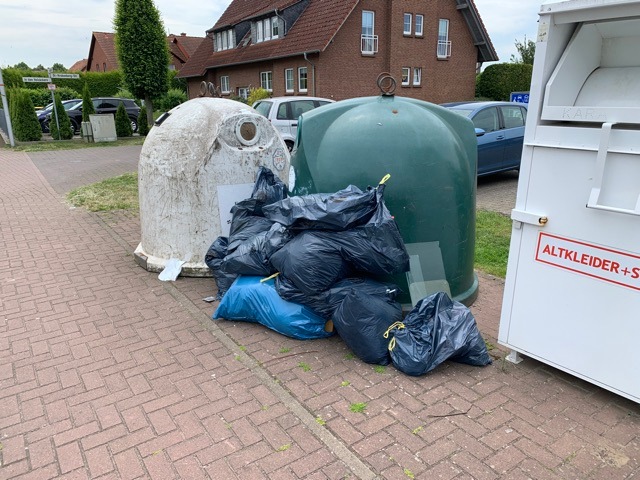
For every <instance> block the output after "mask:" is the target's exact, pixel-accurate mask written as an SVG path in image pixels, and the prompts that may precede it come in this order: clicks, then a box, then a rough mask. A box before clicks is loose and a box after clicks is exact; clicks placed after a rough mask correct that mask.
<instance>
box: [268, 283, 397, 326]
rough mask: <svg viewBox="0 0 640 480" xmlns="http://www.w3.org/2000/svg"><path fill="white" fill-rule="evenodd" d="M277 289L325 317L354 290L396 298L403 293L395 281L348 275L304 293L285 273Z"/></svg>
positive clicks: (277, 284) (286, 296) (330, 315)
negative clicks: (311, 291) (316, 289)
mask: <svg viewBox="0 0 640 480" xmlns="http://www.w3.org/2000/svg"><path fill="white" fill-rule="evenodd" d="M275 286H276V291H277V292H278V295H280V296H281V297H282V298H283V299H285V300H288V301H289V302H294V303H298V304H300V305H304V306H306V307H309V308H310V309H312V310H313V311H314V312H316V313H317V314H318V315H320V316H321V317H323V318H326V319H330V318H332V317H333V313H334V311H335V309H336V308H337V307H338V305H340V303H341V302H342V300H343V299H344V297H345V296H346V295H347V294H348V293H349V292H350V291H351V290H352V289H357V290H358V291H359V292H362V293H365V294H368V295H373V296H379V297H385V298H389V299H391V300H395V299H396V298H397V296H398V295H399V294H400V293H401V290H400V288H399V287H398V286H397V285H394V284H393V283H388V282H387V283H385V282H379V281H376V280H373V279H370V278H365V277H348V278H345V279H343V280H340V281H338V282H336V283H334V284H333V285H332V286H331V287H329V288H328V289H327V290H325V291H322V292H317V293H314V294H311V295H307V294H305V293H303V292H302V291H301V290H300V289H299V288H298V287H296V286H295V284H294V283H293V282H292V281H291V280H289V279H288V278H287V277H286V276H285V275H283V274H280V275H278V276H277V277H276V283H275Z"/></svg>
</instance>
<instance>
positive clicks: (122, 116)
mask: <svg viewBox="0 0 640 480" xmlns="http://www.w3.org/2000/svg"><path fill="white" fill-rule="evenodd" d="M116 135H117V136H118V138H120V137H130V136H131V135H133V130H132V129H131V120H129V115H127V110H126V109H125V108H124V103H120V105H118V110H116Z"/></svg>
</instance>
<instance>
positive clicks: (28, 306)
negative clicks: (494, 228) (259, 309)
mask: <svg viewBox="0 0 640 480" xmlns="http://www.w3.org/2000/svg"><path fill="white" fill-rule="evenodd" d="M137 152H139V149H138V150H136V149H135V148H132V147H126V148H121V147H105V148H92V149H83V150H78V151H58V152H47V153H37V154H35V153H34V154H28V155H27V154H24V153H19V152H12V151H10V150H9V149H0V200H1V201H0V245H1V246H2V250H3V251H4V256H3V261H2V262H1V263H0V292H1V295H0V478H1V479H13V478H19V479H38V480H46V479H50V478H65V479H66V478H68V479H82V478H91V479H120V478H123V479H124V478H126V479H147V478H151V479H199V478H213V479H218V478H220V479H224V480H229V479H262V478H265V479H342V478H358V479H369V478H371V479H373V478H381V479H403V480H404V479H407V478H417V479H429V480H430V479H514V480H516V479H536V480H545V479H576V480H582V479H607V480H618V479H632V478H640V406H639V405H637V404H635V403H632V402H630V401H628V400H625V399H624V398H622V397H619V396H617V395H614V394H612V393H610V392H608V391H605V390H603V389H600V388H598V387H595V386H593V385H591V384H589V383H586V382H583V381H581V380H579V379H576V378H574V377H572V376H570V375H567V374H565V373H563V372H560V371H558V370H555V369H553V368H551V367H548V366H546V365H544V364H541V363H539V362H536V361H533V360H531V359H525V361H524V362H523V363H521V364H519V365H512V364H509V363H505V362H504V361H503V360H502V358H503V356H504V355H505V353H506V352H505V351H504V350H503V349H502V348H501V347H500V346H498V345H497V341H496V337H497V329H498V322H499V315H500V307H501V301H502V293H503V286H504V285H503V281H502V280H500V279H496V278H493V277H489V276H484V275H480V294H479V297H478V299H477V301H476V302H475V303H474V305H473V306H472V308H471V310H472V312H473V313H474V315H475V317H476V320H477V321H478V325H479V327H480V330H481V332H482V334H483V336H484V337H485V339H486V340H487V341H488V342H489V343H490V344H492V345H493V346H494V348H493V349H492V350H491V353H492V355H493V356H494V358H495V361H494V363H493V365H491V366H488V367H484V368H477V367H470V366H467V365H461V364H456V363H453V362H447V363H445V364H444V365H442V366H441V367H439V368H438V369H436V370H435V371H433V372H431V373H429V374H428V375H426V376H423V377H419V378H414V377H408V376H406V375H403V374H401V373H399V372H398V371H396V370H394V369H393V367H386V368H374V367H373V366H371V365H367V364H364V363H362V362H361V361H359V360H358V359H357V358H354V357H353V356H352V355H351V354H350V353H349V350H348V348H347V347H346V346H345V344H344V343H343V342H342V341H341V340H340V339H339V338H338V337H335V336H334V337H332V338H329V339H325V340H314V341H296V340H292V339H289V338H287V337H284V336H281V335H279V334H277V333H275V332H273V331H270V330H267V329H266V328H264V327H261V326H259V325H255V324H246V323H234V322H228V321H216V322H214V321H212V320H211V319H210V317H211V314H212V312H213V310H214V308H215V304H208V303H206V302H203V301H202V298H203V297H205V296H208V295H211V294H212V293H214V289H215V284H214V282H213V280H212V279H210V278H209V279H208V278H182V277H181V278H179V279H178V280H177V281H176V282H169V283H166V282H160V281H159V280H158V279H157V275H156V274H152V273H149V272H146V271H144V270H142V269H141V268H139V267H138V266H137V265H136V264H135V263H134V261H133V257H132V251H133V249H134V247H135V246H136V245H137V243H138V241H139V235H140V227H139V219H138V216H137V214H135V213H127V212H112V213H106V214H92V213H88V212H86V211H84V210H82V209H78V208H70V207H69V206H68V205H67V204H66V203H65V201H64V193H65V192H66V191H68V190H69V189H71V188H73V187H75V186H79V185H84V184H87V183H91V182H93V181H96V180H100V179H102V178H99V177H103V178H107V177H109V176H113V175H117V174H120V173H124V172H126V171H131V170H135V165H136V155H137ZM512 184H513V182H512V183H511V184H510V185H512ZM483 188H484V185H481V186H480V190H479V192H480V193H479V200H480V197H481V195H482V193H481V191H482V189H483ZM499 197H501V196H499ZM512 198H515V197H514V196H513V197H512ZM479 205H480V201H479ZM499 208H503V207H499ZM504 208H506V209H507V211H508V209H510V208H511V207H510V206H507V207H504ZM597 354H598V352H594V355H597ZM621 368H624V366H623V365H621ZM629 374H637V372H629ZM354 403H365V404H366V410H365V411H364V412H363V413H355V412H352V411H351V410H350V406H351V405H352V404H354Z"/></svg>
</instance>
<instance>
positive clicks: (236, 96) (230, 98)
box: [229, 95, 247, 103]
mask: <svg viewBox="0 0 640 480" xmlns="http://www.w3.org/2000/svg"><path fill="white" fill-rule="evenodd" d="M229 100H235V101H236V102H240V103H247V99H246V98H243V97H241V96H240V95H231V96H230V97H229Z"/></svg>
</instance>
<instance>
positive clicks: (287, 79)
mask: <svg viewBox="0 0 640 480" xmlns="http://www.w3.org/2000/svg"><path fill="white" fill-rule="evenodd" d="M284 89H285V91H286V92H287V93H292V92H293V68H287V69H285V71H284Z"/></svg>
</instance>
